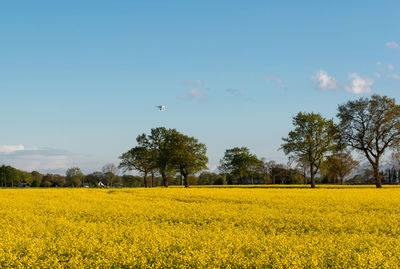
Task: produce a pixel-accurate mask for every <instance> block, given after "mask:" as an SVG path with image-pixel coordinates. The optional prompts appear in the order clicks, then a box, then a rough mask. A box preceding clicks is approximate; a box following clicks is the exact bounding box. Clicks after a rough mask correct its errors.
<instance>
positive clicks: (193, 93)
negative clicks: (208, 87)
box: [186, 88, 208, 102]
mask: <svg viewBox="0 0 400 269" xmlns="http://www.w3.org/2000/svg"><path fill="white" fill-rule="evenodd" d="M207 97H208V93H207V92H205V91H203V90H201V89H200V88H192V89H190V90H189V92H188V93H187V94H186V99H188V100H193V99H194V100H197V101H199V102H204V101H205V100H206V99H207Z"/></svg>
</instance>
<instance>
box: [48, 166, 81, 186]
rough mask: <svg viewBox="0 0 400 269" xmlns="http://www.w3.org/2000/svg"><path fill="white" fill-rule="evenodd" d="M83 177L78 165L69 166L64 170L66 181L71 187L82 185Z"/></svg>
mask: <svg viewBox="0 0 400 269" xmlns="http://www.w3.org/2000/svg"><path fill="white" fill-rule="evenodd" d="M83 177H84V176H83V173H82V171H81V169H80V168H79V167H72V168H69V169H68V170H67V172H66V183H67V185H68V186H71V187H79V186H81V185H82V179H83ZM53 180H54V179H53ZM43 181H44V179H43Z"/></svg>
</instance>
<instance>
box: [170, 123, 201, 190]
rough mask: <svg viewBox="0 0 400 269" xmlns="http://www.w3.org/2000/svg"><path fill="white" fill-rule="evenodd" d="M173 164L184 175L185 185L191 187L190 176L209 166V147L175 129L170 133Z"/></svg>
mask: <svg viewBox="0 0 400 269" xmlns="http://www.w3.org/2000/svg"><path fill="white" fill-rule="evenodd" d="M169 143H171V144H170V147H171V148H170V149H171V165H172V166H173V167H175V168H176V169H177V170H178V171H179V172H180V174H181V177H183V183H184V185H185V187H186V188H187V187H189V182H188V177H189V176H191V175H194V174H195V173H197V172H200V171H201V170H203V169H205V168H207V162H208V158H207V156H206V152H207V147H206V145H204V144H203V143H199V141H198V140H197V139H196V138H194V137H190V136H187V135H184V134H181V133H179V132H178V131H176V130H175V129H173V130H172V131H171V134H170V141H169Z"/></svg>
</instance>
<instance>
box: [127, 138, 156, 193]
mask: <svg viewBox="0 0 400 269" xmlns="http://www.w3.org/2000/svg"><path fill="white" fill-rule="evenodd" d="M119 158H120V159H121V163H120V164H119V168H122V169H123V170H124V171H128V170H129V171H131V170H136V171H139V172H141V173H143V182H144V186H145V187H148V184H147V175H148V174H149V172H150V170H151V169H152V167H153V159H152V155H151V153H150V150H149V149H148V148H146V147H144V146H136V147H134V148H132V149H131V150H129V151H128V152H126V153H123V154H122V155H121V156H120V157H119Z"/></svg>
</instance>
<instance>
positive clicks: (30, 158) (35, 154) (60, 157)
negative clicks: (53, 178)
mask: <svg viewBox="0 0 400 269" xmlns="http://www.w3.org/2000/svg"><path fill="white" fill-rule="evenodd" d="M0 163H1V164H7V165H11V166H14V167H16V168H18V169H21V170H24V171H33V170H37V171H41V172H51V171H65V170H66V169H67V168H69V167H70V166H71V161H70V155H69V154H68V153H67V152H66V151H62V150H55V149H51V148H39V147H25V146H24V145H4V146H0Z"/></svg>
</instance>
